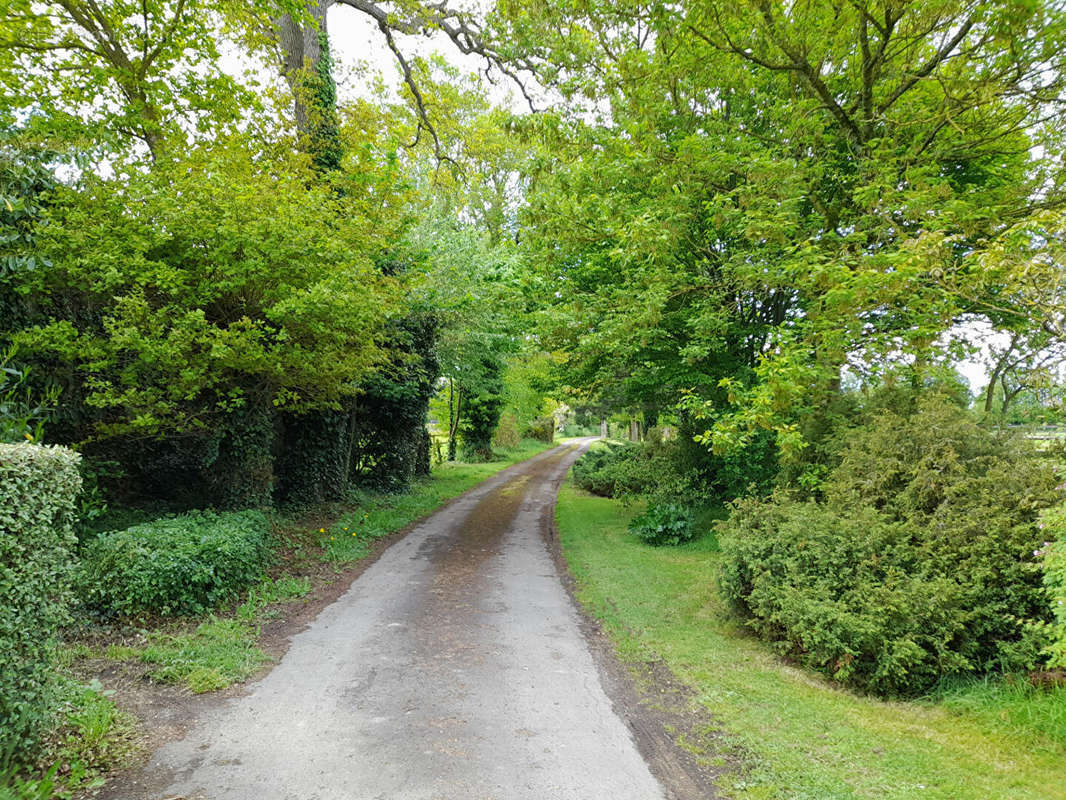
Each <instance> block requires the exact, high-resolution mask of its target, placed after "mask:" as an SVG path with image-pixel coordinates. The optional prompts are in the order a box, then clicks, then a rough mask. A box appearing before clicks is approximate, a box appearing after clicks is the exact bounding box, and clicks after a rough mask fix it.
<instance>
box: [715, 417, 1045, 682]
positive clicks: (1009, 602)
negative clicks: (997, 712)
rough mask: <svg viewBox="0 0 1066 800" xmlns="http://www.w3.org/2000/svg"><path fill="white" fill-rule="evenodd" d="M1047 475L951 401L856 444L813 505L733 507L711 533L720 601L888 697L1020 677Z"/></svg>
mask: <svg viewBox="0 0 1066 800" xmlns="http://www.w3.org/2000/svg"><path fill="white" fill-rule="evenodd" d="M1054 484H1055V478H1054V475H1053V473H1052V471H1051V469H1050V468H1049V467H1048V466H1047V465H1046V464H1045V463H1042V462H1041V461H1039V460H1038V459H1037V458H1036V457H1035V456H1034V455H1033V454H1031V453H1029V452H1027V451H1025V450H1023V449H1020V448H1019V446H1018V445H1016V444H1015V443H1014V442H1012V441H1009V440H1003V439H1001V438H999V437H997V436H996V435H995V434H994V433H991V432H989V431H987V430H984V429H982V428H981V427H979V426H978V425H977V424H976V423H975V422H974V421H973V419H971V418H970V416H969V415H968V413H967V412H966V411H965V410H964V409H961V408H959V406H958V405H957V404H956V403H954V402H952V401H950V400H947V399H944V398H940V397H936V396H934V397H930V398H924V399H921V400H920V401H919V402H918V404H917V407H916V410H915V412H914V413H913V414H911V415H907V416H901V415H898V414H896V413H893V412H891V411H883V412H881V413H880V414H878V415H877V416H876V417H875V418H874V419H873V420H871V421H870V422H869V423H868V425H867V426H865V427H863V428H860V429H857V430H855V431H853V432H852V433H851V434H850V435H849V436H848V437H847V445H846V447H845V449H844V451H843V454H842V457H841V460H840V463H839V464H838V466H836V467H835V468H834V469H833V470H832V471H831V472H830V473H829V475H828V477H827V479H826V481H825V484H824V491H825V501H824V502H823V503H815V502H800V501H796V500H793V499H790V498H788V497H787V496H785V495H780V494H779V495H777V496H775V497H773V498H771V499H770V500H767V501H764V502H760V501H757V500H746V501H742V502H739V503H738V504H737V505H736V506H735V507H734V510H733V513H732V514H731V516H730V518H729V520H727V521H726V522H723V523H720V525H719V531H720V538H721V543H722V551H723V554H724V559H723V562H722V563H723V566H722V575H721V581H722V587H723V591H724V593H725V595H726V597H727V598H728V599H729V600H730V601H732V602H733V603H734V604H736V605H737V606H738V607H740V608H742V609H743V610H745V611H746V612H747V613H749V614H750V615H751V621H750V624H751V625H752V627H753V628H755V630H757V631H758V632H759V634H760V635H761V636H763V637H764V638H766V639H769V640H771V641H773V642H774V643H775V645H776V646H777V648H778V649H779V651H780V652H782V653H783V654H786V655H789V656H791V657H794V658H796V659H797V660H799V661H800V662H802V663H803V664H805V665H807V666H810V667H812V668H815V669H818V670H820V671H823V672H825V673H826V674H828V675H830V676H831V677H833V678H834V679H835V680H838V681H841V682H843V683H846V684H848V685H850V686H854V687H857V688H861V689H864V690H867V691H871V692H875V693H878V694H884V695H907V694H915V693H920V692H923V691H926V690H927V689H929V687H931V686H932V685H933V684H935V683H936V681H937V680H939V679H940V678H942V677H943V676H946V675H953V674H966V673H987V672H991V671H999V670H1017V669H1025V668H1028V667H1030V666H1031V665H1032V664H1033V663H1034V661H1035V660H1036V658H1037V652H1038V650H1039V644H1038V642H1037V640H1036V638H1035V637H1033V636H1032V635H1031V634H1030V633H1029V632H1028V631H1027V629H1026V628H1025V626H1024V625H1023V622H1022V621H1023V620H1025V619H1047V617H1048V609H1047V604H1046V600H1045V599H1044V596H1043V593H1042V591H1041V588H1040V585H1039V574H1038V572H1037V570H1036V569H1035V565H1034V563H1033V551H1034V550H1035V549H1037V548H1038V547H1039V546H1040V544H1041V542H1042V538H1041V531H1040V529H1039V528H1038V527H1037V520H1038V516H1039V513H1040V511H1041V509H1043V508H1046V507H1048V506H1050V505H1051V504H1053V503H1055V502H1056V501H1057V499H1058V494H1057V492H1056V489H1055V486H1054Z"/></svg>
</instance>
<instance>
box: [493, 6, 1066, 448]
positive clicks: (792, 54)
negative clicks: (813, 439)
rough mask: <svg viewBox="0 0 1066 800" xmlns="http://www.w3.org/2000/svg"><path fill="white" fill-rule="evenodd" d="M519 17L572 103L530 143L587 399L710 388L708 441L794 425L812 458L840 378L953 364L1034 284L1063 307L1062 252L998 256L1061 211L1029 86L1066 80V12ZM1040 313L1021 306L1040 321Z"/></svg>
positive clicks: (550, 311)
mask: <svg viewBox="0 0 1066 800" xmlns="http://www.w3.org/2000/svg"><path fill="white" fill-rule="evenodd" d="M509 10H510V14H506V13H505V14H504V19H506V21H507V23H508V26H509V27H508V34H509V35H510V36H511V37H512V39H513V40H514V41H516V42H522V43H524V44H525V45H526V46H527V47H528V48H530V50H531V51H532V52H536V53H538V54H539V55H540V56H541V57H543V58H545V59H546V60H548V61H549V62H550V67H546V72H547V73H548V74H550V75H551V76H552V78H553V79H554V80H556V81H558V83H559V84H560V85H562V86H565V87H566V88H565V89H564V94H565V95H566V96H567V97H568V99H570V101H571V102H570V103H569V104H563V103H561V104H560V105H559V107H558V110H557V113H554V114H544V115H536V116H533V117H531V118H528V119H522V120H520V121H519V122H517V123H516V124H515V127H516V128H517V129H518V130H519V132H520V133H521V134H522V135H523V136H524V137H525V141H526V142H528V146H529V147H530V148H531V149H533V150H534V153H535V155H534V157H533V166H532V168H531V172H532V174H533V180H532V181H531V187H530V191H529V202H528V204H527V206H526V208H525V210H524V222H525V223H526V224H525V226H524V229H528V230H529V231H530V234H529V237H528V246H529V250H530V257H531V261H532V262H533V265H534V267H535V268H536V275H537V281H536V282H535V285H536V286H537V288H539V289H540V290H541V292H542V298H543V305H544V307H545V308H544V311H543V314H542V317H541V322H542V324H541V325H540V326H539V327H540V334H541V339H542V341H543V342H544V345H545V346H546V347H548V348H557V349H559V350H562V351H565V352H566V354H567V356H568V359H567V361H566V365H565V369H564V374H565V378H566V381H567V382H568V383H569V384H570V385H572V386H574V387H575V388H577V389H578V390H580V391H582V392H583V393H586V394H593V395H594V396H595V398H596V399H599V400H602V401H604V402H605V403H607V404H608V405H610V406H612V407H615V408H625V407H652V408H655V407H662V408H664V409H665V408H669V407H670V406H672V405H673V404H674V403H676V402H677V401H678V400H679V399H681V398H682V396H684V394H685V393H686V392H691V393H692V394H691V396H692V397H693V398H694V399H695V401H696V402H695V403H694V404H693V405H690V406H689V413H690V414H691V415H692V417H693V418H694V420H696V421H699V422H700V423H701V430H700V431H698V432H699V433H705V434H706V435H705V436H704V437H703V441H704V444H705V445H706V446H708V447H711V448H714V449H715V450H716V452H719V453H724V452H726V451H729V450H732V449H734V448H736V447H739V446H743V445H745V444H747V443H748V442H749V440H750V439H751V438H752V437H753V436H755V435H757V434H758V432H759V431H765V430H773V431H775V432H776V434H777V435H776V437H775V438H774V444H775V445H776V446H777V447H778V448H779V449H780V450H781V451H782V452H783V453H784V454H786V455H787V456H794V455H796V454H798V453H799V452H801V451H802V449H803V446H804V444H805V442H804V440H803V438H802V435H801V434H800V431H799V427H800V426H801V425H802V422H803V420H804V418H805V417H806V416H807V415H809V414H810V413H812V412H814V411H816V410H817V409H818V408H819V407H820V406H822V405H823V404H824V403H825V402H826V401H827V400H828V399H829V398H830V397H831V396H832V395H833V394H835V393H836V392H837V390H838V388H839V382H840V375H841V368H842V366H843V365H845V364H850V365H852V366H853V367H855V368H857V369H858V370H860V371H863V372H865V371H872V372H877V371H880V370H882V369H884V368H885V366H886V365H888V364H891V363H898V362H900V361H901V360H903V359H901V354H904V353H905V354H907V357H908V358H909V357H912V356H917V357H918V358H919V359H922V360H926V361H936V360H938V359H941V358H943V357H944V356H945V355H946V354H945V353H944V352H943V348H941V347H940V346H939V345H938V344H936V343H937V342H938V341H940V339H939V337H940V335H941V334H947V338H948V339H950V338H952V336H953V335H954V334H955V333H958V330H957V329H956V328H955V327H954V325H955V322H956V321H957V319H958V318H959V315H960V313H961V312H964V311H966V310H970V309H974V308H975V307H978V306H980V307H981V309H982V310H983V312H984V313H987V314H989V315H991V314H992V313H993V308H994V307H998V308H999V309H1001V311H1000V313H1001V315H1002V314H1003V313H1004V311H1003V309H1004V308H1005V307H1009V306H1011V305H1012V304H1013V302H1014V300H1013V298H1015V297H1017V296H1018V295H1019V294H1021V293H1022V292H1031V291H1033V287H1039V288H1040V290H1041V291H1042V292H1046V296H1047V297H1048V298H1054V297H1061V278H1054V277H1053V279H1052V280H1051V281H1044V280H1041V279H1035V280H1034V278H1033V275H1034V274H1033V271H1032V270H1033V269H1034V268H1035V269H1039V270H1040V271H1041V272H1042V273H1046V274H1048V275H1049V276H1053V275H1054V274H1055V273H1056V272H1057V271H1059V272H1060V270H1058V265H1059V264H1061V259H1060V258H1059V257H1058V256H1057V252H1058V249H1055V250H1053V249H1051V248H1049V247H1045V245H1046V244H1047V242H1048V241H1049V239H1048V238H1047V237H1043V236H1039V235H1038V236H1026V232H1025V231H1019V232H1018V235H1017V236H1016V238H1015V241H1016V243H1017V244H1019V245H1022V246H1023V247H1021V248H1018V249H1019V250H1022V251H1023V254H1024V257H1023V258H1020V259H1019V258H1016V259H1013V260H1012V263H1011V265H1010V267H1011V269H1010V276H1005V275H1004V274H1003V273H1000V274H996V271H995V269H994V267H993V266H991V265H989V264H986V263H983V260H982V256H981V253H982V251H983V250H984V249H985V248H987V247H988V246H989V245H990V244H991V243H992V242H994V241H995V240H996V239H997V238H998V237H999V236H1000V235H1001V234H1003V232H1004V227H1005V225H1009V224H1011V223H1010V222H1009V221H1010V220H1015V219H1025V218H1027V217H1028V216H1029V215H1030V214H1031V213H1032V212H1033V211H1034V209H1036V208H1040V207H1043V206H1045V204H1050V205H1052V206H1058V205H1060V204H1061V203H1062V202H1063V199H1064V194H1063V187H1062V185H1061V183H1060V182H1059V181H1058V179H1057V178H1056V177H1053V176H1055V175H1056V174H1057V171H1058V165H1057V162H1056V159H1055V157H1054V156H1053V155H1052V153H1056V152H1059V150H1060V149H1061V145H1060V144H1059V143H1060V142H1061V137H1062V126H1061V124H1060V122H1061V120H1062V119H1063V115H1064V113H1066V106H1064V105H1063V104H1061V103H1060V102H1058V101H1056V102H1055V104H1054V105H1055V109H1054V111H1050V110H1049V109H1047V108H1046V107H1045V106H1044V101H1043V100H1042V99H1040V98H1038V97H1036V96H1032V95H1030V94H1029V92H1028V89H1027V88H1025V87H1027V86H1028V85H1029V82H1030V81H1032V82H1035V83H1038V84H1040V85H1041V86H1042V87H1043V86H1048V87H1051V86H1054V87H1056V88H1055V89H1053V90H1052V92H1056V91H1058V87H1061V86H1063V85H1064V84H1066V72H1064V71H1063V70H1062V69H1061V68H1060V67H1061V60H1060V58H1059V56H1058V53H1060V52H1061V48H1062V44H1063V41H1064V39H1066V13H1064V10H1063V8H1061V7H1060V6H1057V5H1055V4H1048V3H1030V2H1018V1H1017V0H991V1H990V2H982V3H972V4H959V3H949V2H937V3H933V4H928V3H923V4H902V5H900V4H886V3H879V2H872V1H868V0H860V1H859V2H854V3H846V4H841V3H839V2H834V1H833V0H816V1H815V2H810V3H804V4H803V5H802V6H795V5H794V4H790V3H784V2H755V0H741V1H740V2H729V3H725V2H686V3H679V4H676V5H675V6H672V7H671V8H670V10H669V13H666V12H665V11H664V9H663V8H662V7H660V6H656V5H652V6H641V5H639V4H628V3H627V4H622V5H619V4H617V3H606V2H591V3H580V4H573V3H566V2H551V1H549V2H544V3H540V4H538V5H537V7H536V8H535V9H530V8H527V7H525V6H522V5H521V4H511V5H510V6H509ZM634 26H639V27H640V28H641V29H642V30H646V31H647V32H648V35H647V37H643V36H632V35H629V32H630V31H632V30H633V27H634ZM574 30H580V31H582V32H583V35H580V36H575V35H572V31H574ZM553 31H554V32H558V33H557V34H556V33H553ZM993 31H994V33H993ZM1034 34H1035V35H1034ZM1048 59H1050V60H1051V62H1053V63H1055V64H1056V67H1055V68H1053V69H1052V70H1051V74H1048V69H1047V65H1048V63H1049V61H1048ZM991 63H995V64H998V65H1001V66H1003V67H1005V68H1004V69H1002V70H999V69H996V70H991V71H990V70H988V69H986V65H987V64H991ZM1007 64H1010V67H1009V68H1006V65H1007ZM934 76H935V78H934ZM1038 76H1039V77H1038ZM1015 92H1018V93H1020V94H1022V95H1025V96H1026V99H1025V100H1022V101H1020V102H1015V101H1014V100H1013V99H1010V98H1013V97H1014V96H1015ZM593 99H594V106H595V109H596V110H594V111H593V110H590V105H589V101H590V100H593ZM601 109H602V110H601ZM1048 115H1050V117H1051V118H1053V119H1055V122H1054V123H1052V124H1050V125H1049V124H1047V122H1046V119H1047V116H1048ZM993 141H996V142H997V144H993V143H992V142H993ZM1045 141H1047V142H1049V143H1050V142H1055V144H1053V145H1051V147H1050V148H1049V149H1048V150H1046V151H1044V150H1043V149H1042V148H1041V147H1034V146H1033V145H1034V143H1035V142H1045ZM1006 142H1011V143H1012V144H1011V145H1006ZM1008 151H1010V155H1008V154H1007V152H1008ZM1045 192H1050V195H1053V196H1054V199H1051V198H1050V196H1049V195H1046V194H1045ZM1037 198H1039V202H1037ZM1005 221H1008V222H1005ZM1060 227H1061V226H1060ZM1025 250H1027V251H1028V252H1024V251H1025ZM1034 251H1042V252H1041V256H1040V257H1039V258H1033V254H1034ZM1034 262H1039V263H1038V264H1037V263H1034ZM985 278H987V279H988V280H985ZM1016 287H1017V288H1018V289H1019V290H1020V291H1019V292H1015V291H1014V289H1015V288H1016ZM1048 287H1055V288H1048ZM1056 302H1057V301H1056ZM1006 313H1012V312H1009V311H1008V312H1006ZM1025 318H1026V314H1025V313H1024V311H1023V312H1022V313H1020V314H1017V313H1016V312H1015V313H1013V315H1012V320H1020V322H1019V324H1023V325H1024V324H1028V325H1029V326H1031V327H1034V328H1035V327H1039V326H1037V325H1033V323H1032V322H1031V321H1029V322H1026V321H1025Z"/></svg>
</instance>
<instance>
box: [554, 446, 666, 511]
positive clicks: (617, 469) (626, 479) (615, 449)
mask: <svg viewBox="0 0 1066 800" xmlns="http://www.w3.org/2000/svg"><path fill="white" fill-rule="evenodd" d="M644 455H645V450H644V448H643V446H642V445H639V444H633V443H629V442H625V443H618V444H616V443H614V442H603V443H600V444H598V445H596V446H594V447H592V448H591V449H590V450H589V451H588V452H587V453H585V454H584V455H582V456H581V458H579V459H578V460H577V461H576V462H574V468H573V469H574V472H573V474H574V483H575V485H577V486H578V487H579V488H581V489H584V490H585V491H586V492H592V494H598V495H600V496H601V497H622V496H625V495H634V494H642V493H644V492H645V491H648V490H649V489H650V488H651V487H652V485H653V477H654V476H653V475H652V474H651V471H650V469H649V466H650V465H649V464H648V460H647V459H646V458H644V457H643V456H644Z"/></svg>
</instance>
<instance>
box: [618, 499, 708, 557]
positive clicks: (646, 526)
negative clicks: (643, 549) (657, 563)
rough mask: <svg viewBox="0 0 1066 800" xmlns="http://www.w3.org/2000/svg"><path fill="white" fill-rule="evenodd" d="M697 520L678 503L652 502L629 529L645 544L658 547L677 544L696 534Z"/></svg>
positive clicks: (630, 524)
mask: <svg viewBox="0 0 1066 800" xmlns="http://www.w3.org/2000/svg"><path fill="white" fill-rule="evenodd" d="M695 523H696V520H695V518H694V517H693V514H692V512H691V511H690V510H689V509H688V508H686V507H685V506H682V505H679V504H677V503H652V504H650V505H649V506H648V508H647V510H646V511H645V512H644V513H643V514H640V515H639V516H637V517H634V518H633V520H632V521H630V523H629V530H630V531H632V532H633V533H635V534H636V535H637V536H639V537H640V539H641V541H643V542H644V543H645V544H650V545H654V546H656V547H659V546H662V545H677V544H682V543H684V542H687V541H690V540H692V539H693V538H695V536H696V524H695Z"/></svg>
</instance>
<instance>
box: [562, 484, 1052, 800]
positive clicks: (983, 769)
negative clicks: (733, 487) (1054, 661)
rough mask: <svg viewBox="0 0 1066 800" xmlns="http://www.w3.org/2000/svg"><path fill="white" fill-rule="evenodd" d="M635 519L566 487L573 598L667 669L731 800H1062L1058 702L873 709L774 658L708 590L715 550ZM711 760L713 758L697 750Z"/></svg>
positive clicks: (882, 705)
mask: <svg viewBox="0 0 1066 800" xmlns="http://www.w3.org/2000/svg"><path fill="white" fill-rule="evenodd" d="M637 510H638V509H637V508H632V507H631V508H629V509H626V508H623V507H622V506H621V504H619V503H617V502H614V501H611V500H606V499H603V498H598V497H593V496H591V495H587V494H585V493H584V492H581V491H579V490H577V489H574V488H573V487H571V486H565V487H564V488H563V491H562V492H561V494H560V498H559V504H558V508H557V512H556V513H557V520H558V524H559V529H560V536H561V540H562V544H563V548H564V552H565V554H566V557H567V560H568V562H569V564H570V567H571V570H572V572H573V573H574V575H575V577H576V579H577V581H578V585H579V594H580V599H581V601H582V603H583V604H585V606H586V607H587V608H588V609H589V610H590V611H591V612H592V613H593V614H595V615H596V616H597V617H599V618H600V619H601V620H603V622H604V624H605V627H606V629H607V631H608V632H609V634H610V635H611V637H612V639H613V640H614V641H615V643H616V644H617V646H618V649H619V652H620V654H621V655H622V657H623V659H625V660H627V661H630V662H632V663H634V664H637V663H642V662H646V661H652V660H655V659H659V658H661V659H663V660H664V661H665V662H666V663H667V664H668V665H669V666H670V668H671V669H672V670H673V671H674V673H675V674H676V675H677V676H678V677H679V678H680V679H681V680H682V681H683V682H684V683H686V684H688V685H689V686H691V687H693V689H694V690H695V691H696V698H697V700H696V701H697V702H699V703H700V704H701V705H702V706H703V707H704V708H706V709H707V711H709V712H710V714H711V715H712V716H713V718H714V719H715V720H716V726H717V727H718V729H720V732H721V733H722V735H723V738H722V739H721V745H720V746H721V747H722V749H723V751H724V752H726V753H728V755H729V756H730V758H731V759H732V763H733V764H734V765H735V764H737V763H739V764H740V766H739V767H736V766H734V767H732V768H730V769H729V770H728V771H727V773H726V775H725V777H724V778H723V779H722V783H723V787H724V788H725V789H726V790H727V796H729V797H734V798H739V799H741V800H756V799H759V800H765V799H766V798H795V799H797V800H798V799H799V798H806V799H808V800H844V799H845V798H849V799H850V798H879V799H880V798H884V799H885V800H912V799H913V798H936V800H1023V799H1024V800H1062V799H1063V798H1066V746H1064V744H1063V740H1062V738H1061V735H1062V728H1061V724H1062V716H1061V711H1062V708H1063V705H1062V704H1063V703H1064V702H1066V697H1064V695H1063V694H1062V692H1061V691H1060V692H1058V693H1055V694H1042V693H1039V692H1036V691H1033V692H1030V691H1029V690H1027V689H1025V688H1024V687H1020V686H1019V687H1016V690H1011V691H1013V692H1014V694H1013V696H1011V694H1010V692H1008V691H1006V690H1005V689H1004V684H1002V683H1000V684H996V683H990V684H988V685H987V686H986V687H985V688H981V687H980V686H978V685H975V684H973V683H971V684H969V685H966V686H959V687H956V688H955V690H954V691H948V690H947V689H946V688H945V689H944V691H943V693H942V696H941V697H939V698H936V701H922V702H912V703H906V702H883V701H880V700H876V699H874V698H870V697H862V696H858V695H855V694H852V693H850V692H847V691H844V690H842V689H839V688H837V687H835V686H832V685H830V684H829V683H828V682H826V681H824V680H822V679H821V678H819V677H817V676H815V675H812V674H811V673H809V672H806V671H803V670H800V669H796V668H794V667H791V666H789V665H787V664H785V663H783V662H782V661H781V660H779V659H778V658H776V657H775V656H774V655H773V654H772V653H771V652H770V651H769V650H768V648H766V647H765V646H764V645H763V644H762V643H761V642H759V641H758V640H756V639H755V638H754V637H752V636H751V635H749V634H748V632H747V631H746V630H745V629H744V627H743V624H742V623H741V622H740V621H738V620H737V619H735V618H734V617H733V616H731V614H730V612H729V610H728V609H727V608H726V607H725V605H724V604H723V602H722V600H721V598H720V597H719V595H718V592H717V590H716V586H715V567H716V559H717V553H716V551H717V543H716V542H715V540H714V538H713V536H705V537H703V538H701V539H698V540H696V541H694V542H692V543H690V544H688V545H684V546H681V547H677V548H653V547H648V546H645V545H643V544H641V543H640V542H639V541H638V540H637V539H636V537H634V536H632V535H631V534H629V533H628V532H627V530H626V525H627V522H628V520H629V518H630V517H631V516H632V515H633V514H634V513H636V512H637ZM703 756H704V757H705V758H707V759H708V760H709V761H712V762H714V761H721V760H722V759H721V758H720V756H721V754H714V753H704V754H703Z"/></svg>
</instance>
